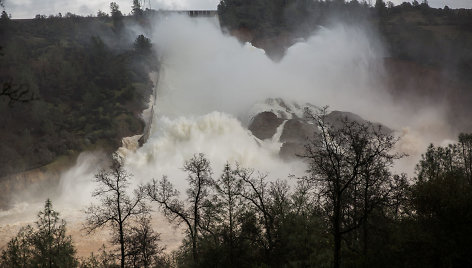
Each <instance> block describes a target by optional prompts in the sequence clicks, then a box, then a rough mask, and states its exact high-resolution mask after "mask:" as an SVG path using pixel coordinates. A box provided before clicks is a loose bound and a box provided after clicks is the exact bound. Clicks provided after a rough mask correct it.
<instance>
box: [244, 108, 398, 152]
mask: <svg viewBox="0 0 472 268" xmlns="http://www.w3.org/2000/svg"><path fill="white" fill-rule="evenodd" d="M259 107H264V109H265V111H260V112H259V113H257V114H256V115H255V116H253V118H252V122H251V124H250V125H249V130H250V131H251V132H252V134H253V135H254V136H256V137H257V138H258V139H261V140H265V139H277V136H274V135H275V134H276V132H277V128H278V127H279V126H281V125H282V124H283V126H282V127H283V129H282V130H281V134H280V132H279V135H280V138H278V140H277V141H278V142H280V143H281V147H280V151H279V155H280V156H281V157H282V158H284V159H290V158H296V157H300V156H302V155H303V154H304V153H305V144H306V143H307V141H308V140H309V139H312V138H313V137H314V135H316V134H317V133H319V129H318V127H317V126H316V125H314V124H313V122H311V121H310V120H309V119H307V118H304V117H303V114H304V110H305V109H310V110H313V109H316V106H314V105H312V104H309V103H306V104H304V105H299V104H296V103H288V102H285V101H283V100H282V99H268V100H266V101H265V103H264V104H263V105H261V104H259ZM346 120H347V121H349V122H357V123H360V124H366V123H368V121H367V120H365V119H363V118H362V117H360V116H359V115H357V114H354V113H350V112H344V111H332V112H331V113H329V114H327V115H326V123H328V124H330V125H331V126H333V127H334V128H338V127H341V126H342V125H343V124H344V121H346ZM373 125H374V127H381V130H382V131H384V132H386V133H390V132H392V130H391V129H389V128H387V127H385V126H383V125H381V124H378V123H373Z"/></svg>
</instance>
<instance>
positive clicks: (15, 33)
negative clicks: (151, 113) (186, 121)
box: [0, 14, 157, 177]
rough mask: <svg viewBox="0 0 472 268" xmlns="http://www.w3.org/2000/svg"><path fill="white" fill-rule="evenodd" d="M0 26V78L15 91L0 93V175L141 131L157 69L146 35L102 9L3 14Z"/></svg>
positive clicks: (107, 144)
mask: <svg viewBox="0 0 472 268" xmlns="http://www.w3.org/2000/svg"><path fill="white" fill-rule="evenodd" d="M130 22H131V23H135V24H137V21H135V20H130ZM0 27H1V35H0V40H1V41H0V46H1V47H2V51H1V53H2V55H1V56H0V57H1V61H0V80H1V81H2V87H3V90H4V91H6V92H13V93H14V94H13V95H7V94H2V95H3V96H1V95H0V113H1V117H0V177H2V176H4V175H7V174H10V173H12V172H18V171H23V170H27V169H31V168H34V167H38V166H42V165H44V164H47V163H50V162H52V161H54V160H55V159H56V158H57V157H58V156H61V155H70V154H75V153H77V152H80V151H82V150H84V149H87V148H97V147H98V148H103V149H110V150H114V149H116V148H117V146H119V145H120V141H121V138H122V137H125V136H130V135H135V134H140V133H141V132H142V130H143V127H144V124H143V122H142V120H141V119H140V118H139V114H140V112H141V111H142V110H143V108H144V105H145V103H146V100H147V99H148V96H149V94H150V93H151V91H152V86H153V85H152V82H151V81H150V78H149V73H150V72H151V70H156V69H157V62H156V61H157V58H156V57H153V56H152V55H151V54H152V52H151V50H150V49H149V48H150V45H151V44H150V43H149V40H148V39H146V38H145V37H143V36H142V37H141V38H140V39H139V38H138V39H136V41H135V38H137V36H132V34H131V33H130V32H127V31H126V29H125V28H124V27H123V21H122V20H119V21H118V22H117V21H116V20H114V19H112V18H109V17H101V18H83V17H78V16H75V15H72V14H68V15H67V16H66V17H51V18H45V17H42V16H37V18H36V19H33V20H9V19H8V18H5V17H3V18H2V20H1V22H0ZM129 36H131V37H129Z"/></svg>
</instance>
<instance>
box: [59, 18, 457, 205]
mask: <svg viewBox="0 0 472 268" xmlns="http://www.w3.org/2000/svg"><path fill="white" fill-rule="evenodd" d="M376 40H378V39H377V38H376V35H375V32H374V31H369V30H366V28H365V27H362V26H356V25H349V26H348V25H343V24H342V23H338V24H333V25H332V26H330V27H326V28H322V27H320V28H319V29H318V30H317V31H315V32H314V33H313V35H312V36H311V37H310V38H309V39H307V40H306V41H303V42H299V43H296V44H295V45H293V46H292V47H290V48H289V49H288V51H287V53H286V55H285V57H284V58H283V59H282V60H281V61H280V62H277V63H276V62H273V61H271V60H270V59H269V58H268V57H267V56H266V55H265V53H264V51H263V50H261V49H258V48H255V47H253V46H251V45H249V44H241V43H240V42H239V41H238V40H237V39H236V38H234V37H231V36H228V35H224V34H223V33H222V31H221V29H220V28H219V25H218V22H217V20H216V19H211V18H210V19H208V18H206V19H202V18H189V17H186V16H168V17H166V18H163V19H160V20H158V21H156V22H155V25H154V30H153V34H152V41H153V44H154V47H155V49H156V50H157V54H158V55H159V57H160V59H159V60H160V62H161V69H160V72H159V79H158V81H159V82H158V85H157V93H156V101H155V104H154V105H155V106H154V109H153V111H154V114H153V115H152V116H153V119H152V122H153V123H152V126H151V130H150V135H149V138H148V140H147V142H146V143H145V144H144V145H143V146H142V147H141V148H139V149H138V150H137V151H136V152H131V151H127V154H126V162H125V164H126V168H127V169H128V170H129V172H131V173H133V174H134V181H133V183H134V184H135V185H138V184H140V183H145V182H148V181H150V180H151V179H152V178H156V179H159V178H160V177H161V176H163V175H168V176H169V178H170V179H171V180H172V181H173V183H174V184H175V185H176V187H177V188H178V189H179V190H181V192H183V191H182V190H183V189H184V188H185V187H186V183H185V178H186V175H185V174H184V173H183V171H182V170H181V167H182V165H183V163H184V161H185V160H188V159H190V158H191V157H192V156H193V155H194V154H196V153H204V154H205V155H206V156H207V157H208V159H209V160H210V162H211V163H212V167H213V171H214V173H215V174H214V176H219V173H220V171H221V169H222V168H223V165H224V164H225V163H226V162H227V161H229V162H230V163H234V162H238V163H240V164H241V165H242V166H245V167H250V168H254V169H257V170H260V171H261V172H265V173H270V174H271V177H275V176H279V177H281V178H286V177H287V176H288V175H289V174H294V175H299V176H301V175H303V174H304V172H305V170H306V166H305V165H304V164H303V163H302V162H301V161H291V162H290V161H289V162H287V161H283V160H281V159H280V158H279V157H278V150H279V148H280V146H281V144H280V143H279V142H278V141H277V139H275V138H274V139H272V140H265V141H261V140H258V139H257V138H256V137H254V136H253V135H252V134H251V133H250V132H249V131H248V130H247V128H246V126H247V125H248V124H249V122H250V121H251V119H252V116H254V114H255V113H256V112H258V111H257V109H256V110H254V108H253V107H260V106H257V105H256V106H255V104H256V103H259V102H263V101H264V100H265V99H267V98H282V99H284V100H286V101H294V102H297V103H300V104H304V103H312V104H314V105H318V106H324V105H329V106H330V107H331V109H332V110H343V111H350V112H353V113H356V114H359V115H360V116H362V117H364V118H365V119H367V120H371V121H375V122H380V123H382V124H384V125H386V126H388V127H390V128H392V129H395V130H397V131H398V133H399V135H401V136H404V138H403V139H402V140H401V141H400V143H399V148H400V150H401V149H408V150H410V151H407V152H406V153H410V154H411V155H414V157H416V158H414V160H413V161H411V160H409V161H406V160H405V162H404V163H402V164H401V165H400V167H399V169H400V170H401V171H407V172H409V173H410V174H412V172H413V166H414V163H416V162H417V158H418V155H419V153H421V152H423V151H424V148H426V145H427V143H428V142H431V141H436V140H442V139H444V138H447V137H450V136H448V135H449V133H448V132H447V124H445V123H444V122H445V121H443V120H442V118H443V113H442V111H441V109H440V108H438V107H435V108H434V109H433V108H427V106H423V105H422V106H419V107H410V106H408V105H402V103H398V102H397V103H394V102H393V101H392V100H391V98H390V96H389V95H388V94H387V93H386V91H385V90H384V85H383V78H384V77H385V74H384V72H383V68H382V59H383V57H384V56H385V52H384V51H383V49H382V46H381V43H380V42H378V41H376ZM280 131H281V128H279V129H278V133H276V134H275V135H274V136H277V135H278V136H280ZM94 157H97V156H93V155H83V156H82V159H81V160H80V158H79V160H80V161H78V163H77V165H76V166H75V167H73V168H72V169H71V170H69V171H67V172H65V173H64V174H63V175H62V177H61V184H60V191H61V194H60V195H59V200H61V203H64V204H68V206H70V207H71V208H73V210H79V209H81V208H83V207H84V206H85V205H88V204H89V202H90V196H91V192H92V190H93V188H94V186H95V185H94V184H93V174H94V173H95V172H96V168H97V166H96V162H97V159H98V158H94ZM98 157H99V158H100V156H98ZM130 188H133V187H130ZM79 192H80V194H78V193H79ZM53 202H54V198H53Z"/></svg>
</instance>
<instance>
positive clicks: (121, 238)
mask: <svg viewBox="0 0 472 268" xmlns="http://www.w3.org/2000/svg"><path fill="white" fill-rule="evenodd" d="M120 249H121V268H124V267H125V240H124V237H123V224H122V223H120Z"/></svg>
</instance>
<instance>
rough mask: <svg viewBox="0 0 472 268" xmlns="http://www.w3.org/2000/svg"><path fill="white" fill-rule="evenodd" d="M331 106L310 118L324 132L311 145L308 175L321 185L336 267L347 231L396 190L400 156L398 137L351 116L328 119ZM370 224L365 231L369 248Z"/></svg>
mask: <svg viewBox="0 0 472 268" xmlns="http://www.w3.org/2000/svg"><path fill="white" fill-rule="evenodd" d="M326 115H327V108H326V107H325V108H323V109H320V110H319V111H318V112H317V113H314V112H312V111H310V110H307V111H306V117H307V118H308V119H309V120H311V121H312V122H313V123H314V124H315V125H317V127H318V129H319V133H316V134H315V137H313V139H311V140H310V141H309V143H308V144H307V145H306V155H305V157H306V158H308V160H309V164H310V167H309V172H310V177H309V178H308V180H309V181H310V182H312V183H314V184H315V185H316V186H318V189H319V195H320V200H321V202H322V207H323V208H324V210H325V212H326V214H327V216H328V219H329V222H330V224H331V232H332V234H333V237H334V247H333V256H334V267H335V268H338V267H340V260H341V243H342V240H343V237H344V235H345V234H347V233H349V232H351V231H353V230H355V229H357V228H359V227H360V226H361V225H363V224H365V223H366V222H367V218H368V216H369V215H370V213H371V212H372V211H373V210H374V209H375V208H376V207H378V206H379V205H380V204H382V203H383V202H384V201H385V199H386V198H387V197H388V195H389V193H390V191H391V189H390V188H389V185H390V184H389V182H390V180H391V178H392V175H391V174H390V172H389V168H390V167H391V166H392V164H393V160H395V159H397V158H399V157H401V155H398V154H394V153H392V152H391V151H392V149H393V147H394V145H395V143H396V139H395V138H394V137H393V136H392V135H390V134H389V133H388V132H387V131H384V130H383V129H382V128H381V126H375V125H373V124H371V123H359V122H356V121H352V120H351V121H350V120H348V119H347V118H345V119H343V120H340V121H339V122H336V126H335V127H334V126H333V125H330V124H328V123H327V122H328V121H327V118H326ZM366 239H367V228H365V232H364V247H365V248H364V250H366V245H367V244H366V243H367V241H366Z"/></svg>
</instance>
